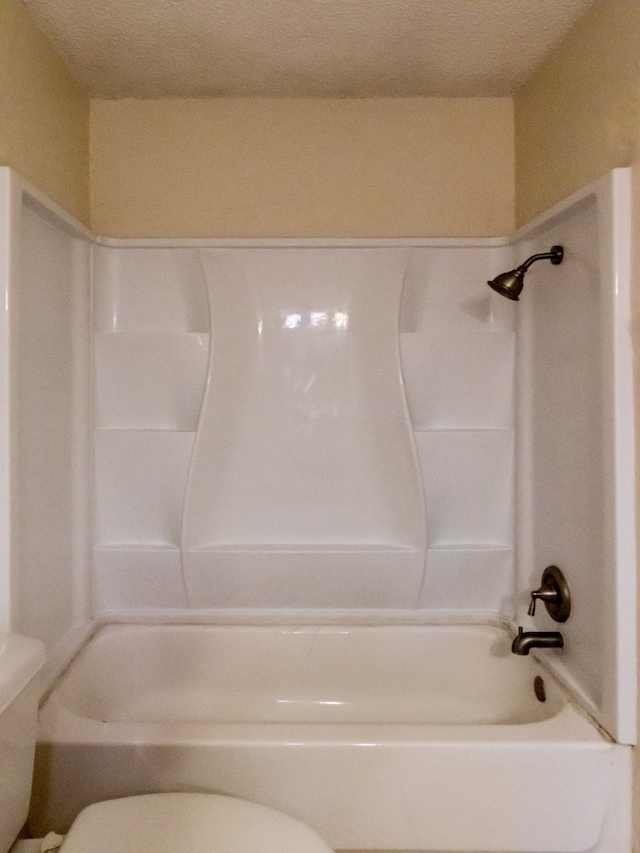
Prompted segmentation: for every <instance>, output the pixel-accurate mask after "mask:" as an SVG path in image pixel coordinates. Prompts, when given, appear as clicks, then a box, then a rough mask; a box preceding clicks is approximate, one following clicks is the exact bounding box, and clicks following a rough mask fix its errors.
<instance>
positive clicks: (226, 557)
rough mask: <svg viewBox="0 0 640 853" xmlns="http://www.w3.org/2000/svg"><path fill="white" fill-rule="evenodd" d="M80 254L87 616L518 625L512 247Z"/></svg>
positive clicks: (158, 250) (104, 249) (107, 249)
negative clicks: (87, 449) (496, 279)
mask: <svg viewBox="0 0 640 853" xmlns="http://www.w3.org/2000/svg"><path fill="white" fill-rule="evenodd" d="M95 251H96V257H95V264H94V276H95V280H94V288H95V292H94V317H95V379H96V386H95V413H96V414H95V416H96V434H95V435H96V443H95V459H96V528H95V529H96V548H95V567H94V568H95V578H94V581H95V583H94V589H95V594H96V607H97V610H98V611H99V612H101V613H105V612H109V611H111V612H113V611H127V610H136V611H141V610H155V611H157V610H171V611H186V610H193V609H196V610H197V609H207V610H209V609H216V608H251V609H258V610H260V609H267V608H276V609H283V608H288V609H292V608H293V609H297V610H304V609H314V610H333V609H345V608H346V609H353V610H358V609H372V608H375V609H377V610H408V611H411V610H418V609H419V610H422V611H426V612H430V611H431V612H434V613H435V612H447V613H457V614H459V613H464V612H469V613H471V614H473V615H474V616H479V615H480V614H481V615H483V616H491V615H496V616H498V615H500V614H502V615H509V614H510V612H511V608H512V587H513V582H512V576H513V435H514V433H513V372H514V310H515V309H514V306H513V305H508V304H505V300H502V299H500V298H499V297H498V296H496V295H494V294H492V293H490V292H489V291H488V289H487V288H486V285H485V281H486V280H487V279H488V278H489V277H491V275H493V274H495V273H496V272H498V271H499V270H500V269H501V268H503V267H504V264H505V260H506V254H507V253H508V251H509V250H508V249H504V248H495V247H489V246H487V247H473V248H471V247H470V248H411V249H406V248H391V249H384V248H380V249H370V248H367V249H364V248H350V249H317V248H316V249H308V248H307V249H247V248H244V249H185V248H171V247H167V248H133V247H132V248H129V247H127V248H114V247H105V246H101V247H97V248H96V250H95ZM398 330H399V334H398ZM399 354H400V356H401V357H400V358H399V357H398V355H399ZM407 404H408V411H407Z"/></svg>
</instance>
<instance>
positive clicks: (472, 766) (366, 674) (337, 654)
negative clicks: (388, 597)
mask: <svg viewBox="0 0 640 853" xmlns="http://www.w3.org/2000/svg"><path fill="white" fill-rule="evenodd" d="M509 643H510V638H509V636H508V635H507V634H506V633H505V632H503V631H502V630H500V629H497V628H492V627H482V626H468V627H458V628H456V627H454V626H439V627H436V626H431V627H423V628H416V627H411V628H394V627H388V628H375V629H374V628H351V629H347V628H302V629H277V628H271V629H266V628H253V629H252V628H247V627H243V628H229V627H227V628H222V627H221V628H205V627H196V626H194V627H191V628H189V627H185V626H182V627H173V628H172V627H169V626H167V627H163V628H157V627H147V628H144V627H132V626H121V627H118V626H111V627H109V628H106V629H105V630H103V631H102V632H101V633H100V634H99V635H98V636H97V637H96V638H95V639H94V641H93V642H92V643H91V644H90V645H89V647H88V648H87V650H86V651H85V652H84V653H83V655H82V656H80V657H79V658H78V659H77V661H76V662H75V663H74V665H73V666H72V667H71V669H70V670H69V672H68V673H67V675H66V676H65V677H64V679H62V681H61V682H60V683H59V684H58V686H57V687H56V689H55V690H54V692H53V694H52V695H51V697H50V698H49V700H48V701H47V703H46V704H45V706H44V708H43V711H42V714H41V743H40V746H39V756H38V766H40V767H42V768H43V769H44V767H48V768H49V772H48V774H47V780H46V790H45V789H41V788H38V787H36V792H35V797H34V804H33V810H32V815H31V826H32V829H33V830H34V831H36V832H38V831H41V829H44V827H45V826H46V828H47V829H51V828H52V827H53V828H55V829H57V830H58V831H64V830H66V829H67V827H68V823H69V822H70V821H71V819H72V818H73V817H74V816H75V814H76V813H77V812H78V811H79V809H80V808H82V807H83V806H85V805H86V804H88V803H90V802H92V801H96V800H103V799H107V798H110V797H115V796H123V795H131V794H135V793H144V792H147V791H150V790H155V791H170V790H200V791H206V790H214V791H216V792H222V793H226V794H230V795H233V796H240V797H244V798H247V799H250V800H253V801H256V802H260V803H263V804H264V805H268V806H271V807H274V808H280V809H283V810H284V811H286V812H287V813H289V814H291V815H293V816H295V817H298V818H299V819H301V820H303V821H304V822H305V823H307V824H309V825H310V826H313V827H314V828H315V829H316V830H317V831H318V832H319V833H320V835H321V836H322V837H323V838H325V839H326V841H327V842H328V843H329V844H330V845H331V846H332V847H334V848H336V849H386V850H410V849H416V850H454V849H458V850H469V851H471V850H475V851H486V850H496V851H497V850H503V851H506V850H508V851H511V853H516V851H518V852H519V851H531V850H536V851H553V853H558V851H586V850H589V849H590V848H592V847H593V846H594V845H595V844H596V842H597V840H598V836H599V834H600V831H601V828H602V826H603V823H604V821H605V820H606V818H607V815H608V808H609V806H608V801H609V797H610V795H611V794H612V792H613V790H614V785H615V783H616V779H617V777H618V774H619V773H622V772H623V771H624V770H625V768H626V767H627V766H628V750H625V748H623V747H616V746H615V745H613V744H611V743H610V742H608V741H606V740H604V739H602V738H601V737H600V735H599V734H598V732H597V731H596V729H595V728H594V727H593V726H591V725H590V724H589V723H588V722H587V721H586V720H585V719H584V718H583V717H582V716H581V715H580V714H579V713H577V712H576V711H575V709H573V708H572V706H571V705H569V704H567V702H566V700H565V699H564V697H563V696H562V694H561V692H560V690H559V688H558V686H557V685H556V684H555V683H554V681H553V679H551V678H549V677H548V676H547V675H546V674H545V673H544V672H542V675H543V677H544V679H545V683H546V687H547V692H548V700H547V703H545V704H544V705H541V704H540V703H538V702H537V701H536V699H535V697H534V696H533V687H532V680H533V676H534V675H535V674H536V673H538V672H541V670H540V667H539V665H538V664H537V663H536V662H535V661H534V659H533V658H516V657H515V656H513V655H511V654H510V652H509V650H508V649H509ZM452 673H455V677H452ZM417 682H421V683H422V685H423V686H422V688H421V689H420V696H419V697H418V695H417V693H416V686H417V684H416V683H417ZM427 682H429V683H428V684H427ZM279 700H286V701H284V702H281V701H279ZM335 701H339V702H342V703H343V704H342V705H333V704H328V703H332V702H335ZM416 702H418V704H417V705H416ZM274 719H275V720H278V722H265V721H266V720H274ZM391 719H395V720H397V722H396V723H395V724H390V723H389V722H388V721H389V720H391ZM412 720H413V722H410V721H412ZM417 720H419V722H418V721H417ZM428 720H431V722H428ZM322 721H323V722H322ZM340 721H342V722H340ZM69 778H73V779H74V785H73V786H69V785H68V784H66V781H65V780H67V779H69ZM374 779H375V784H372V780H374ZM489 780H490V784H488V782H489ZM461 803H463V804H464V814H465V819H464V820H462V821H461V820H460V819H459V817H460V808H461ZM540 814H544V815H545V820H544V821H541V820H540V819H539V816H540ZM603 853H604V851H603Z"/></svg>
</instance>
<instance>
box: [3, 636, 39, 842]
mask: <svg viewBox="0 0 640 853" xmlns="http://www.w3.org/2000/svg"><path fill="white" fill-rule="evenodd" d="M44 658H45V651H44V646H43V645H42V643H40V642H39V641H38V640H32V639H31V638H28V637H21V636H19V635H17V634H4V635H0V853H6V851H7V850H8V849H9V847H11V845H12V844H13V842H14V841H15V838H16V836H17V834H18V832H19V831H20V829H21V828H22V825H23V823H24V821H25V819H26V817H27V811H28V809H29V797H30V792H31V777H32V773H33V755H34V751H35V746H36V720H37V710H38V695H39V684H38V681H37V678H36V676H37V673H38V670H39V669H40V667H41V666H42V663H43V661H44Z"/></svg>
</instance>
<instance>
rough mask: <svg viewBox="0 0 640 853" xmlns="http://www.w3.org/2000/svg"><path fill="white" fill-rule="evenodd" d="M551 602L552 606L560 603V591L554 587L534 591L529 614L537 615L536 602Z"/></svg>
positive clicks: (542, 587)
mask: <svg viewBox="0 0 640 853" xmlns="http://www.w3.org/2000/svg"><path fill="white" fill-rule="evenodd" d="M538 599H539V600H540V601H544V602H547V601H548V602H549V603H550V604H557V603H558V590H557V589H554V588H553V587H544V586H541V587H540V589H534V590H533V592H532V593H531V603H530V604H529V609H528V610H527V613H528V614H529V616H535V615H536V602H537V601H538Z"/></svg>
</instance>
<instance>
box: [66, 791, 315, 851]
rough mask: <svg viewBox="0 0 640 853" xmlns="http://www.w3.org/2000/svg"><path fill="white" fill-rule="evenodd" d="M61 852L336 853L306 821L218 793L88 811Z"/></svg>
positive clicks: (158, 797) (114, 803) (130, 800)
mask: <svg viewBox="0 0 640 853" xmlns="http://www.w3.org/2000/svg"><path fill="white" fill-rule="evenodd" d="M60 853H332V851H331V850H330V848H329V847H327V845H326V844H325V843H324V841H323V840H322V839H321V838H320V837H319V836H318V835H316V833H315V832H314V831H313V830H312V829H311V828H310V827H308V826H306V825H305V824H304V823H301V822H300V821H299V820H295V819H294V818H292V817H289V816H288V815H285V814H283V813H282V812H279V811H276V810H275V809H270V808H267V807H266V806H260V805H258V804H257V803H250V802H248V801H247V800H240V799H237V798H236V797H223V796H219V795H217V794H146V795H143V796H139V797H125V798H124V799H121V800H107V801H106V802H103V803H96V804H95V805H92V806H88V807H87V808H86V809H84V810H83V811H82V812H80V814H79V815H78V817H77V818H76V819H75V821H74V823H73V826H72V827H71V829H70V830H69V832H68V834H67V836H66V838H65V840H64V842H63V844H62V847H61V848H60Z"/></svg>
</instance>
